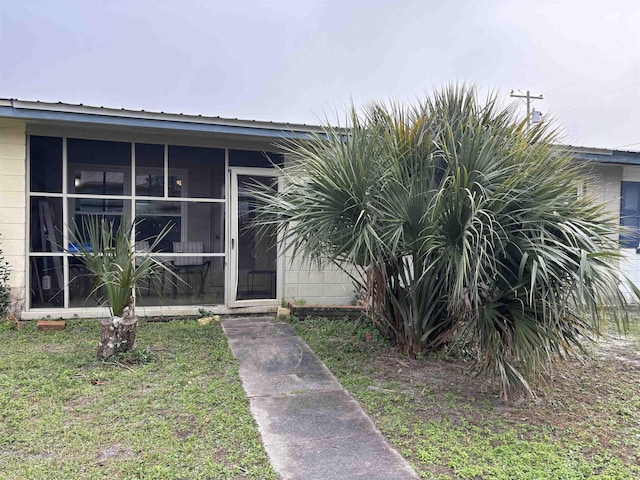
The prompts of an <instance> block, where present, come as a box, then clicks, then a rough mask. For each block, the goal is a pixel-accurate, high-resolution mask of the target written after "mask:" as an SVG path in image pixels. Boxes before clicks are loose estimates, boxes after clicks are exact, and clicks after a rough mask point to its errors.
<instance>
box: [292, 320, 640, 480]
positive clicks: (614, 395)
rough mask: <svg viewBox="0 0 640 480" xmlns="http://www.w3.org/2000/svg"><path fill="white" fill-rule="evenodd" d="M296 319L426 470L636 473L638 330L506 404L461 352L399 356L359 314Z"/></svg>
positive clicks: (562, 367)
mask: <svg viewBox="0 0 640 480" xmlns="http://www.w3.org/2000/svg"><path fill="white" fill-rule="evenodd" d="M294 326H295V328H296V330H297V331H298V333H299V334H300V335H301V336H302V337H303V338H304V339H305V340H306V342H307V343H308V344H309V346H310V347H311V348H312V349H313V350H314V351H315V352H316V353H317V354H318V356H319V357H320V358H321V359H322V360H323V361H324V362H325V364H326V365H327V366H328V367H329V369H330V370H331V371H332V372H333V373H334V374H335V375H336V376H337V377H338V380H339V381H340V382H341V383H342V385H343V386H344V387H345V388H346V389H347V390H348V391H349V392H350V393H351V394H352V395H353V396H354V397H355V398H357V399H358V401H359V402H360V403H361V405H362V406H363V407H364V409H365V410H366V411H367V413H368V414H369V415H370V416H371V418H372V419H373V420H374V422H375V423H376V425H377V426H378V428H380V430H381V431H382V432H383V434H384V435H385V436H386V437H387V439H388V440H389V441H390V442H391V443H392V444H393V445H395V446H396V448H397V449H398V450H399V451H400V452H401V453H402V455H404V456H405V458H407V460H408V461H409V462H410V463H411V464H412V465H413V467H414V468H415V470H416V471H417V472H418V473H419V474H420V475H421V476H422V477H423V478H446V479H449V478H457V479H587V478H602V479H637V478H640V467H639V465H640V342H639V341H638V340H639V339H640V334H638V333H637V332H636V334H634V336H633V337H631V338H630V339H626V340H625V339H622V340H619V341H617V342H609V343H608V344H607V345H606V346H605V347H606V348H605V347H602V348H599V349H598V352H599V355H597V356H595V357H594V358H592V359H590V360H588V361H586V362H585V363H584V364H582V363H578V362H566V363H562V364H558V365H556V366H555V367H554V369H553V372H551V373H550V374H549V375H547V376H546V377H545V379H544V382H540V383H539V384H536V385H535V388H536V390H537V392H538V394H539V397H538V399H537V400H536V401H524V400H523V401H520V402H513V403H504V402H502V401H501V400H499V398H498V397H497V391H496V386H495V385H492V384H491V382H488V381H486V380H483V379H481V378H476V377H473V376H471V375H469V373H468V371H467V370H468V363H466V362H464V361H463V360H462V359H459V358H458V359H450V358H449V359H447V358H425V359H421V360H411V359H407V358H403V357H401V356H399V355H398V354H397V353H396V352H395V350H394V349H393V348H391V347H389V346H388V345H387V344H386V343H385V342H383V341H382V340H381V339H380V337H379V336H378V334H377V332H376V331H374V330H372V329H371V328H370V327H368V326H366V325H365V324H364V323H359V324H355V325H354V323H353V322H348V321H327V320H320V319H310V320H307V321H304V322H298V323H295V324H294ZM636 330H637V329H636ZM365 334H370V335H371V336H369V335H366V336H365ZM367 339H370V341H367ZM629 340H631V341H629Z"/></svg>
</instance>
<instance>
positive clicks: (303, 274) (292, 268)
mask: <svg viewBox="0 0 640 480" xmlns="http://www.w3.org/2000/svg"><path fill="white" fill-rule="evenodd" d="M284 281H285V285H284V297H285V300H287V301H289V302H294V301H296V300H304V302H305V303H306V304H308V305H351V304H352V302H353V299H354V296H355V293H354V286H353V282H352V281H351V278H350V277H349V275H347V274H346V273H344V272H342V271H340V270H339V269H338V268H337V267H335V266H333V265H330V266H327V267H325V268H323V269H322V270H319V269H318V268H317V267H316V266H314V265H310V264H309V262H305V261H303V260H299V259H292V257H291V256H290V255H287V256H286V259H285V266H284Z"/></svg>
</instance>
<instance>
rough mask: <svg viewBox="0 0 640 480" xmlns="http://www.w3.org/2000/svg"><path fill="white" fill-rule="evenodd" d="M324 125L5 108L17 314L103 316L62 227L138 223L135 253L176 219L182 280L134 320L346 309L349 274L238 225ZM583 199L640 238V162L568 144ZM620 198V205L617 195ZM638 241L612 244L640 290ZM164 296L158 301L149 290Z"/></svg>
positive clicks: (3, 177)
mask: <svg viewBox="0 0 640 480" xmlns="http://www.w3.org/2000/svg"><path fill="white" fill-rule="evenodd" d="M317 131H319V127H314V126H308V125H292V124H281V123H273V122H258V121H244V120H237V119H222V118H219V117H202V116H195V115H182V114H166V113H154V112H144V111H131V110H124V109H122V110H117V109H110V108H102V107H89V106H83V105H69V104H63V103H43V102H30V101H20V100H2V99H0V233H1V236H0V241H2V249H3V251H4V254H5V258H6V260H7V261H8V262H9V263H10V264H11V265H12V274H11V278H10V287H11V295H12V299H13V302H14V310H15V311H17V312H20V313H22V317H23V318H41V317H43V316H46V315H51V316H52V317H60V316H63V317H68V316H73V315H78V316H83V317H87V316H103V315H105V313H106V310H105V309H103V308H100V307H98V306H97V305H96V300H95V299H92V300H87V299H86V298H87V295H88V293H89V292H90V291H91V285H90V283H89V282H88V281H87V279H86V278H85V277H84V276H83V275H82V273H83V270H82V267H81V266H80V265H79V264H78V262H77V260H75V259H74V258H73V257H72V256H70V255H69V254H68V253H65V252H64V250H66V249H69V248H71V249H72V248H73V242H71V241H70V235H69V231H68V226H74V225H80V226H81V225H82V219H83V218H87V217H88V216H91V215H96V214H98V215H106V216H108V217H111V218H113V219H119V218H120V216H121V215H122V214H124V215H125V216H126V217H127V218H128V219H132V218H139V219H142V222H141V223H140V224H139V226H138V227H137V231H136V239H138V240H139V242H138V244H137V248H139V249H140V250H145V249H146V248H148V243H146V242H144V241H143V239H145V238H147V237H149V236H153V235H154V234H155V233H157V232H158V231H159V230H160V229H161V228H162V227H163V226H164V225H166V224H168V223H171V224H172V225H173V228H172V230H171V233H170V234H169V235H168V236H167V237H166V238H165V240H164V242H163V243H162V245H161V246H160V248H161V251H162V253H158V256H159V257H163V259H164V260H166V261H167V262H168V264H170V265H171V268H173V269H174V270H175V271H176V272H177V274H178V275H179V276H180V277H181V278H183V279H184V280H185V282H187V283H188V284H189V286H188V287H187V286H186V284H183V283H178V284H177V285H175V286H174V285H171V284H170V283H169V282H164V285H161V284H162V283H163V282H162V281H157V282H151V284H148V285H143V286H142V288H143V293H142V295H141V297H140V298H139V299H138V312H139V314H140V315H165V314H176V315H177V314H196V313H197V312H198V310H199V309H200V308H205V309H207V310H209V311H214V312H218V313H231V312H238V313H240V312H263V311H271V310H274V309H275V307H276V306H277V305H278V304H279V303H280V301H281V299H282V298H286V299H288V300H292V299H304V300H305V301H306V302H307V303H324V304H349V303H350V302H351V301H352V299H353V296H354V292H353V285H352V284H351V281H350V279H349V277H348V276H347V275H345V274H343V273H341V272H339V271H338V270H337V269H333V268H329V269H326V270H324V271H317V270H315V269H313V268H311V267H310V266H309V265H306V264H305V263H304V262H302V261H300V260H299V259H292V258H289V257H286V258H285V257H284V256H281V255H278V254H277V253H278V252H277V247H276V243H277V242H276V241H275V239H274V238H272V239H266V238H256V237H255V236H254V235H253V234H252V233H251V231H250V230H246V229H243V227H244V226H245V225H246V224H247V221H248V220H249V218H250V217H251V214H252V212H251V207H250V204H249V201H248V198H247V197H246V188H245V187H246V186H247V185H248V184H251V183H252V182H261V183H269V184H272V183H273V182H274V181H276V170H275V169H274V168H273V164H276V165H282V164H284V162H285V161H286V158H284V156H283V154H282V153H281V152H279V151H278V148H277V146H276V144H277V143H278V142H279V141H281V140H283V139H285V138H289V137H291V136H300V135H304V134H305V133H308V132H317ZM574 150H575V151H576V155H577V159H578V160H579V161H585V162H589V164H590V165H591V166H592V168H593V173H594V182H593V184H591V185H589V186H588V187H587V188H588V191H589V192H591V193H592V194H594V195H597V196H599V197H601V198H602V199H603V200H604V201H605V202H606V203H607V205H608V208H609V210H610V211H611V213H613V214H615V215H617V216H619V215H620V212H621V205H622V213H623V215H624V217H625V218H624V220H623V222H624V224H625V225H631V226H633V227H635V228H636V229H638V230H639V231H640V153H636V152H622V151H611V150H601V149H586V148H576V149H574ZM621 198H622V199H623V201H622V204H621V200H620V199H621ZM639 241H640V237H639V236H629V237H625V238H623V239H622V240H621V246H622V250H623V252H624V254H625V257H627V259H628V262H627V264H626V265H625V266H624V268H625V270H626V272H627V273H628V274H629V275H630V277H631V278H632V279H633V280H634V281H635V282H636V283H638V285H639V286H640V254H636V247H637V246H638V244H639ZM158 288H161V290H162V297H161V296H160V295H158V292H157V289H158Z"/></svg>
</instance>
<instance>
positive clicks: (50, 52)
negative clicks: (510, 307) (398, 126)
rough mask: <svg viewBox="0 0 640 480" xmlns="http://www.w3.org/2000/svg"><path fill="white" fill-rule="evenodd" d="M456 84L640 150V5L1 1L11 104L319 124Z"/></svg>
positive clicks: (580, 139)
mask: <svg viewBox="0 0 640 480" xmlns="http://www.w3.org/2000/svg"><path fill="white" fill-rule="evenodd" d="M454 82H465V83H468V84H473V85H476V86H477V87H478V88H479V89H480V90H481V92H483V93H485V92H489V91H492V92H494V93H495V94H496V95H498V97H499V98H500V99H501V100H503V101H504V102H505V104H508V103H509V102H517V103H518V104H520V108H521V110H522V115H523V116H524V115H526V110H525V105H524V101H523V100H518V99H514V98H511V97H510V93H511V92H512V90H513V91H514V92H515V93H516V94H526V91H527V90H529V91H530V92H531V95H535V96H540V95H542V96H543V99H541V100H535V101H533V103H532V106H533V108H535V109H536V110H539V111H540V112H542V113H543V119H544V121H554V122H556V125H557V126H558V127H559V128H560V129H561V131H562V132H563V137H562V140H563V142H564V143H567V144H572V145H580V146H588V147H599V148H617V149H621V150H634V151H640V0H627V1H617V0H599V1H592V0H529V1H525V0H522V1H518V0H475V1H474V0H396V1H385V0H369V1H367V0H226V1H218V0H176V1H162V0H155V1H147V0H81V1H80V0H76V1H72V0H55V1H54V0H46V1H34V0H0V98H18V99H22V100H41V101H49V102H58V101H62V102H66V103H82V104H84V105H95V106H105V107H116V108H121V107H124V108H128V109H144V110H147V111H164V112H172V113H189V114H202V115H211V116H221V117H226V118H241V119H253V120H266V121H276V122H292V123H310V124H318V123H322V122H324V121H325V120H326V119H330V120H331V119H334V118H341V116H342V115H343V112H344V111H345V110H346V109H347V108H348V107H349V105H351V104H353V105H355V106H356V107H358V106H360V105H362V104H363V103H366V102H369V101H372V100H381V101H387V100H394V101H400V102H406V103H411V102H415V101H417V100H419V99H421V98H424V97H425V96H426V95H428V94H429V93H430V92H432V91H433V90H434V89H438V88H441V87H442V86H444V85H447V84H451V83H454Z"/></svg>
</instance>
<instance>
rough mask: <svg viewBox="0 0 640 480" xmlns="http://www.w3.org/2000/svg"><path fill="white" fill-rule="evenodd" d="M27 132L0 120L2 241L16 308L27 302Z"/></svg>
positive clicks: (11, 122) (19, 123)
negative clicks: (9, 269) (8, 265)
mask: <svg viewBox="0 0 640 480" xmlns="http://www.w3.org/2000/svg"><path fill="white" fill-rule="evenodd" d="M26 156H27V150H26V135H25V124H24V122H20V121H12V120H0V234H1V236H0V242H2V243H1V245H2V247H1V248H2V251H3V253H4V257H5V260H6V261H7V262H9V264H10V265H11V276H10V277H9V286H10V287H11V299H12V302H13V307H12V308H13V310H14V311H16V312H21V311H22V310H23V309H24V304H25V267H26V251H25V231H26V229H25V221H26V214H27V207H26V192H25V189H26V170H25V168H26Z"/></svg>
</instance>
